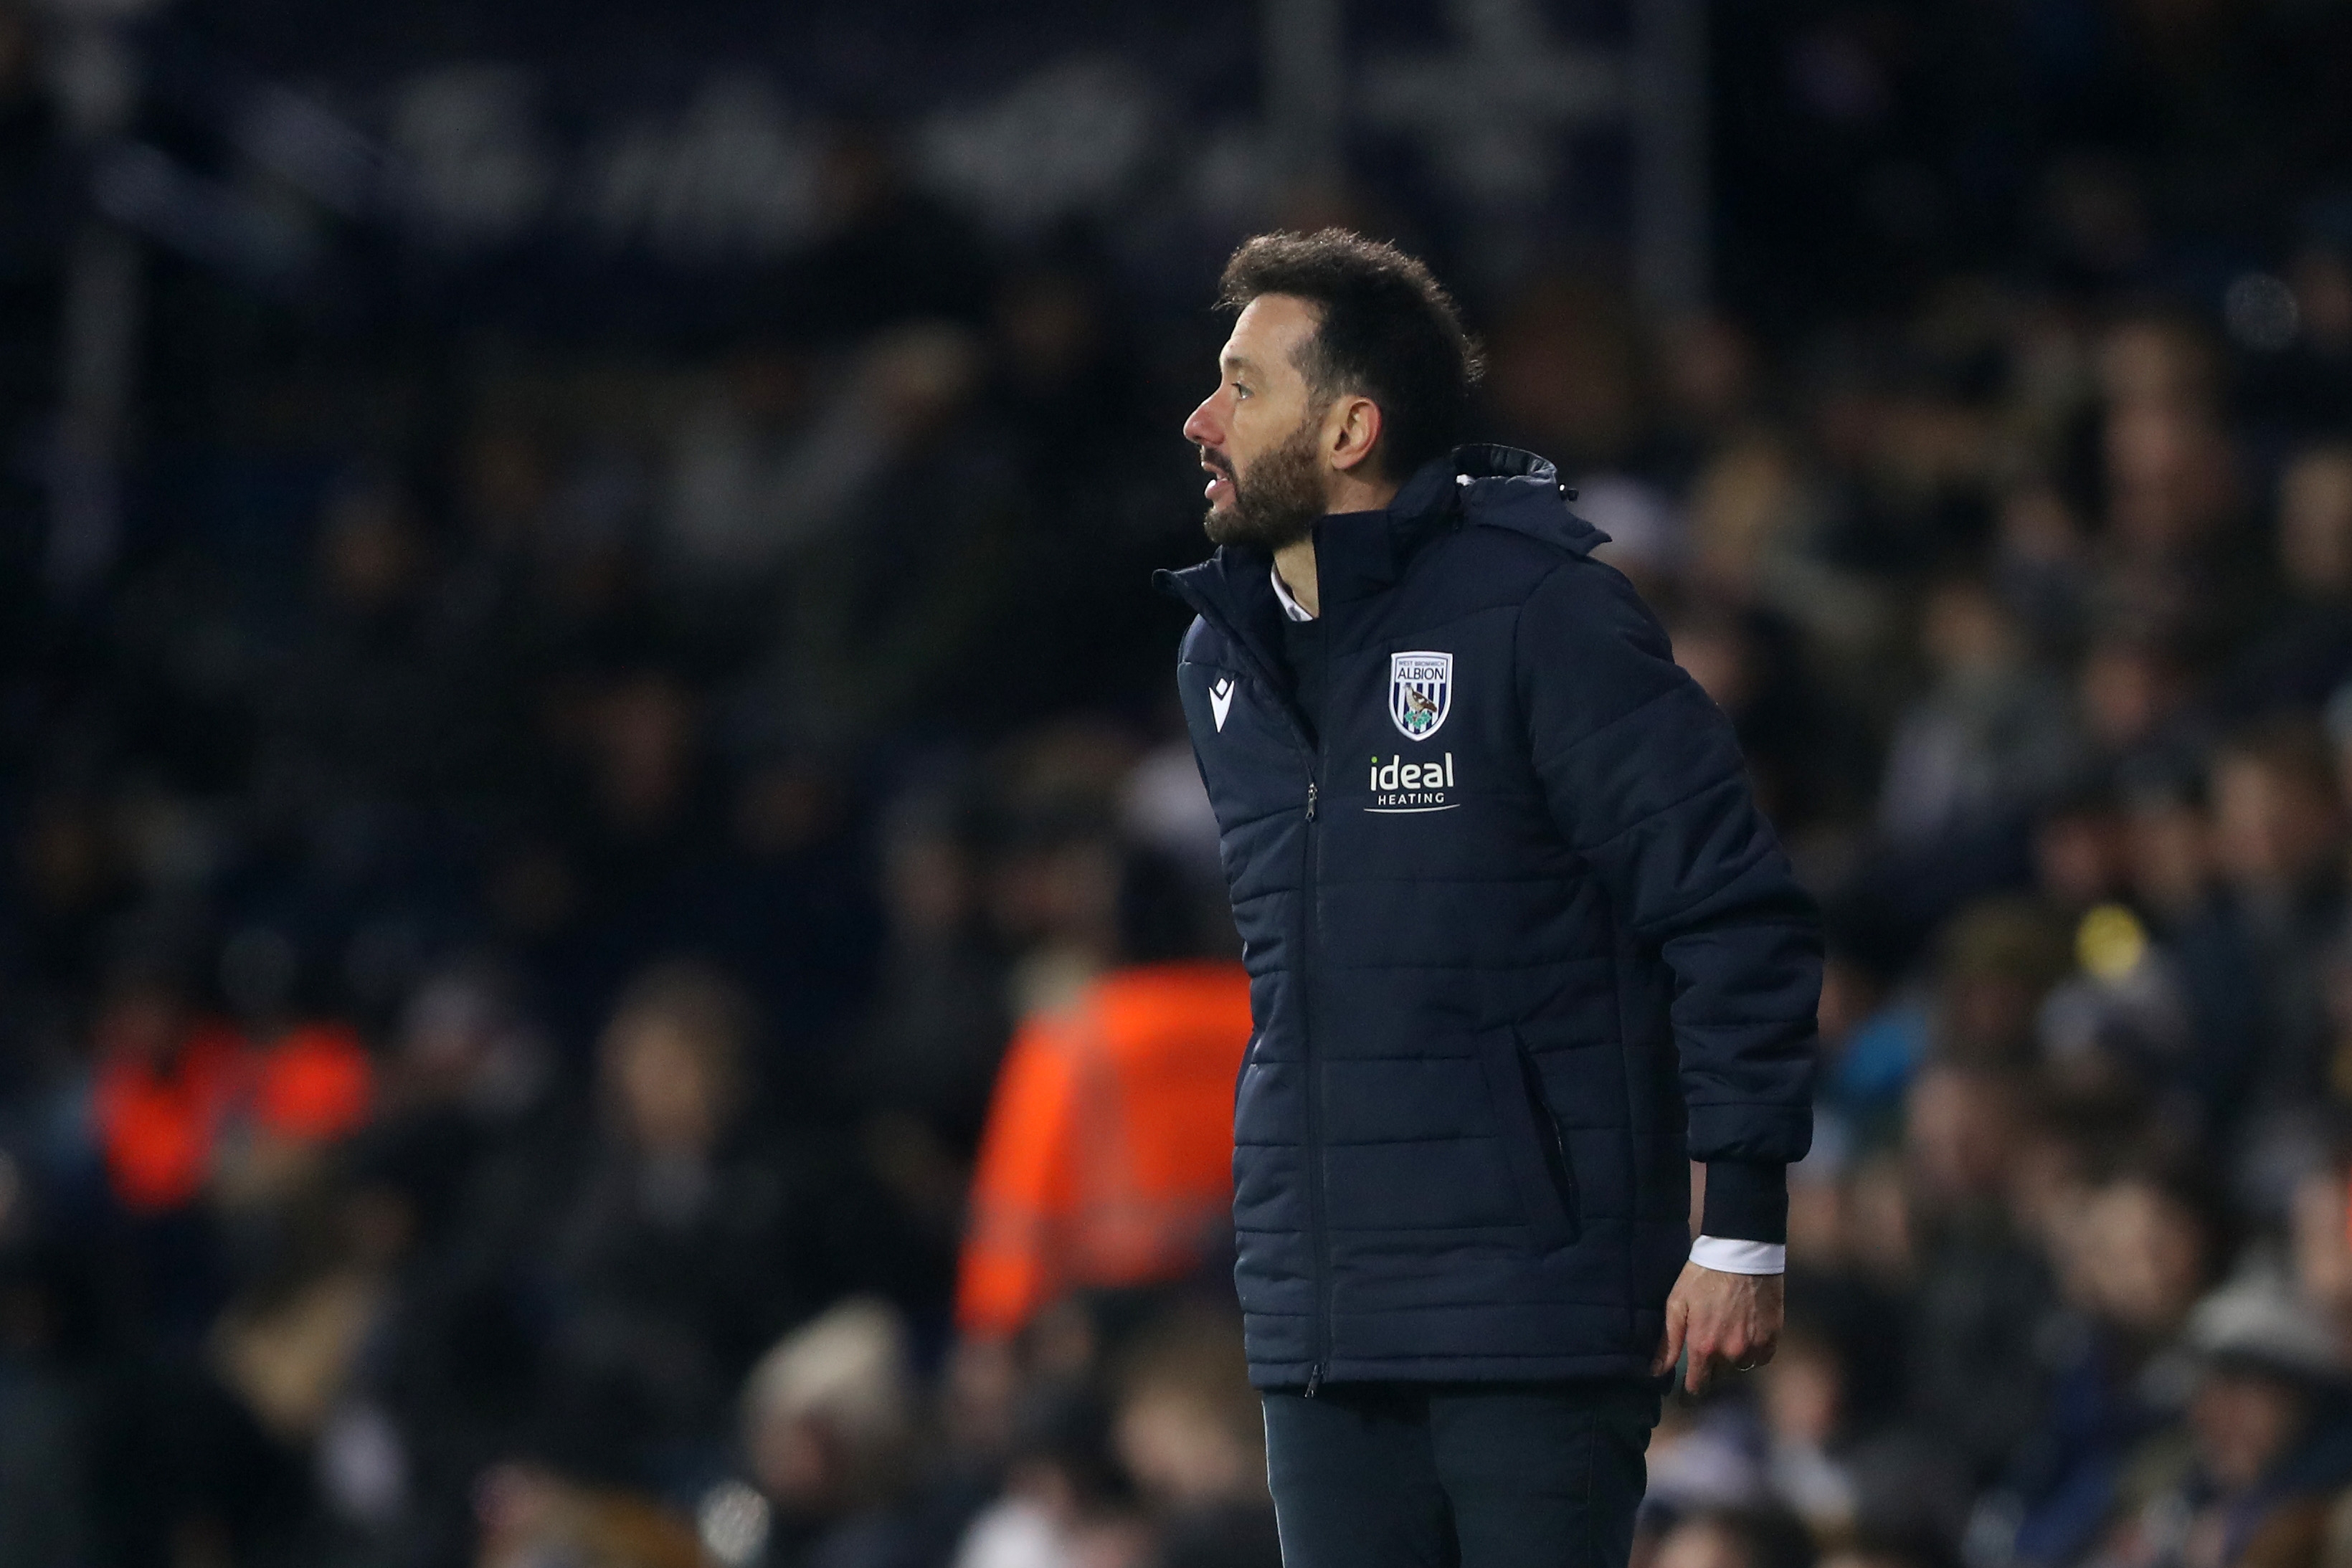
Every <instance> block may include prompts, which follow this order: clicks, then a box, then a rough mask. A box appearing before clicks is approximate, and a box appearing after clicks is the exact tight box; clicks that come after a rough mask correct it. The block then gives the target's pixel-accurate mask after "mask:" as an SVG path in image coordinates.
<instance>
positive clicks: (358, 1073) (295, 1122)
mask: <svg viewBox="0 0 2352 1568" xmlns="http://www.w3.org/2000/svg"><path fill="white" fill-rule="evenodd" d="M374 1097H375V1069H374V1066H373V1064H372V1063H371V1062H370V1061H368V1054H367V1047H366V1046H364V1045H362V1044H361V1043H360V1037H359V1033H358V1031H357V1030H353V1029H352V1027H351V1026H350V1025H349V1024H342V1023H307V1024H297V1025H296V1026H295V1027H294V1028H292V1029H289V1030H287V1031H286V1032H285V1033H284V1034H282V1035H279V1036H278V1039H277V1040H274V1041H273V1042H271V1043H270V1044H269V1045H268V1046H266V1047H264V1048H263V1049H262V1050H261V1051H260V1052H259V1056H258V1060H257V1062H256V1064H255V1071H254V1079H253V1118H254V1122H255V1124H256V1125H257V1126H258V1127H259V1128H260V1129H261V1130H262V1131H263V1132H266V1133H268V1134H273V1135H275V1136H277V1137H280V1138H292V1139H297V1140H301V1141H308V1142H325V1141H326V1140H328V1139H331V1138H340V1137H342V1136H343V1135H344V1134H349V1133H354V1132H357V1131H358V1130H359V1129H360V1128H361V1127H362V1126H364V1125H365V1124H366V1123H367V1119H368V1111H369V1108H370V1107H371V1105H372V1104H373V1101H374Z"/></svg>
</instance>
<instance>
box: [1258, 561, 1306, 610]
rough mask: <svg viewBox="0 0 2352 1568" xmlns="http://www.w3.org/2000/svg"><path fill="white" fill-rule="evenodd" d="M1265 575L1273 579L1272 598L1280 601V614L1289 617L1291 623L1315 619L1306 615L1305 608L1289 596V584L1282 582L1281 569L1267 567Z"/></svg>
mask: <svg viewBox="0 0 2352 1568" xmlns="http://www.w3.org/2000/svg"><path fill="white" fill-rule="evenodd" d="M1266 575H1267V576H1269V577H1271V578H1273V579H1274V596H1275V597H1276V599H1279V600H1281V601H1282V612H1283V613H1284V614H1285V615H1287V616H1289V617H1290V618H1291V619H1292V620H1293V621H1312V620H1314V619H1315V617H1313V616H1312V615H1309V614H1308V613H1307V606H1305V605H1304V604H1301V603H1299V602H1298V601H1297V599H1295V598H1293V597H1292V596H1291V592H1290V584H1288V583H1286V582H1285V581H1283V580H1282V569H1281V568H1280V567H1278V566H1276V567H1268V568H1267V569H1266Z"/></svg>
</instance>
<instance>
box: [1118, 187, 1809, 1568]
mask: <svg viewBox="0 0 2352 1568" xmlns="http://www.w3.org/2000/svg"><path fill="white" fill-rule="evenodd" d="M1223 305H1224V307H1225V308H1228V309H1231V310H1233V311H1234V312H1236V319H1235V320H1234V329H1233V334H1232V336H1231V338H1230V339H1229V340H1227V342H1226V344H1225V346H1224V350H1223V355H1222V357H1221V359H1220V361H1219V371H1220V374H1219V381H1218V385H1217V390H1216V391H1215V392H1213V393H1212V394H1210V396H1209V398H1208V400H1207V401H1206V402H1202V404H1201V406H1200V407H1199V408H1197V409H1195V410H1194V411H1193V413H1192V417H1191V418H1190V419H1188V420H1187V421H1186V422H1185V424H1184V434H1185V435H1186V436H1187V437H1188V438H1190V439H1191V440H1192V443H1193V444H1195V445H1196V446H1197V447H1198V448H1199V451H1200V455H1201V463H1202V467H1203V468H1204V469H1206V470H1207V471H1208V473H1209V475H1210V479H1209V483H1208V487H1207V495H1208V501H1209V511H1208V520H1207V528H1208V534H1209V538H1211V540H1212V541H1213V542H1214V543H1215V544H1216V545H1217V547H1218V549H1217V550H1216V553H1215V555H1214V556H1213V558H1212V559H1209V560H1207V561H1205V562H1203V563H1202V564H1201V565H1199V566H1196V567H1192V568H1191V569H1189V570H1184V571H1181V572H1177V573H1172V574H1163V577H1162V583H1163V585H1164V586H1166V587H1168V588H1170V589H1171V591H1174V592H1176V593H1177V594H1179V595H1180V596H1181V597H1182V598H1183V599H1184V600H1185V601H1187V602H1188V603H1189V604H1190V605H1191V606H1192V609H1193V610H1194V611H1195V612H1197V615H1198V619H1197V620H1196V621H1195V622H1193V624H1192V630H1191V631H1190V632H1188V633H1187V634H1186V635H1185V638H1184V643H1183V650H1182V654H1181V663H1180V665H1179V668H1178V672H1177V679H1178V684H1179V685H1180V687H1181V692H1182V696H1183V702H1184V712H1185V717H1186V719H1187V721H1188V723H1189V725H1190V727H1191V729H1192V743H1193V747H1194V750H1195V753H1196V754H1197V756H1198V758H1199V760H1200V765H1201V772H1202V777H1203V779H1205V780H1206V781H1207V784H1208V789H1209V795H1210V799H1211V800H1212V801H1213V804H1214V806H1215V808H1216V813H1217V821H1218V825H1219V829H1220V831H1221V835H1222V841H1223V860H1224V868H1225V874H1226V877H1227V880H1228V882H1229V883H1230V886H1231V892H1232V896H1233V905H1234V920H1235V922H1236V924H1237V925H1239V927H1240V930H1241V935H1242V937H1243V941H1244V959H1245V962H1246V964H1247V967H1248V969H1249V972H1250V976H1251V991H1252V996H1251V1001H1252V1014H1253V1021H1254V1024H1255V1033H1254V1035H1253V1038H1252V1040H1251V1041H1250V1045H1249V1050H1248V1053H1247V1055H1246V1057H1245V1059H1244V1066H1243V1070H1242V1075H1241V1081H1240V1086H1239V1092H1238V1095H1237V1098H1236V1101H1235V1105H1234V1228H1235V1232H1236V1239H1237V1244H1238V1261H1237V1263H1236V1266H1235V1270H1234V1277H1235V1280H1236V1282H1237V1283H1238V1285H1239V1288H1240V1294H1241V1301H1242V1308H1243V1312H1244V1322H1245V1332H1246V1340H1247V1348H1248V1353H1249V1362H1250V1373H1251V1379H1252V1381H1253V1382H1254V1383H1255V1384H1256V1385H1257V1386H1258V1387H1259V1389H1260V1390H1261V1392H1262V1394H1263V1396H1264V1401H1265V1422H1266V1441H1267V1468H1268V1473H1269V1477H1270V1479H1271V1481H1272V1484H1273V1489H1274V1495H1275V1502H1276V1511H1277V1514H1278V1516H1279V1520H1280V1525H1281V1533H1282V1542H1283V1554H1284V1561H1285V1563H1286V1564H1287V1565H1288V1568H1385V1565H1388V1564H1397V1565H1399V1568H1402V1565H1405V1564H1414V1565H1423V1564H1440V1563H1445V1564H1459V1565H1461V1568H1523V1565H1524V1568H1536V1565H1538V1564H1541V1565H1543V1568H1560V1565H1561V1564H1577V1565H1587V1568H1601V1565H1602V1564H1611V1565H1622V1563H1624V1562H1625V1561H1626V1558H1627V1554H1628V1552H1629V1550H1630V1546H1631V1542H1632V1537H1633V1515H1634V1511H1635V1508H1636V1506H1637V1505H1638V1504H1639V1502H1640V1500H1641V1496H1642V1490H1643V1479H1644V1472H1643V1458H1642V1456H1643V1450H1644V1449H1645V1448H1646V1447H1647V1444H1648V1439H1649V1432H1650V1428H1651V1427H1653V1426H1654V1425H1655V1424H1656V1421H1657V1418H1658V1413H1659V1398H1660V1394H1661V1391H1662V1386H1664V1385H1662V1383H1661V1381H1660V1379H1661V1377H1662V1376H1663V1375H1665V1374H1667V1373H1668V1372H1669V1370H1670V1369H1671V1368H1672V1367H1673V1366H1674V1365H1675V1363H1676V1362H1677V1361H1678V1360H1681V1359H1683V1358H1684V1357H1685V1354H1687V1363H1688V1364H1687V1370H1686V1372H1685V1379H1686V1382H1687V1385H1688V1386H1689V1387H1690V1388H1692V1389H1693V1390H1696V1389H1698V1388H1699V1387H1701V1386H1703V1385H1705V1384H1706V1382H1707V1381H1708V1379H1709V1378H1710V1377H1711V1376H1713V1375H1715V1374H1716V1373H1717V1371H1718V1370H1719V1369H1721V1368H1725V1367H1737V1368H1744V1367H1747V1366H1751V1365H1754V1364H1758V1363H1760V1362H1762V1361H1764V1360H1767V1359H1769V1357H1770V1355H1771V1354H1772V1346H1773V1343H1774V1341H1775V1339H1776V1337H1777V1335H1778V1334H1779V1333H1780V1317H1781V1301H1780V1270H1781V1268H1782V1263H1783V1254H1784V1248H1783V1243H1784V1241H1785V1239H1786V1226H1787V1211H1788V1196H1787V1186H1786V1180H1785V1175H1784V1167H1785V1166H1786V1165H1787V1164H1788V1163H1789V1162H1790V1161H1792V1160H1795V1159H1797V1158H1799V1157H1801V1155H1803V1154H1804V1152H1805V1148H1806V1145H1807V1144H1808V1142H1809V1141H1810V1139H1811V1109H1810V1106H1811V1072H1812V1055H1813V1041H1814V1009H1815V1004H1816V1002H1817V999H1818V997H1819V993H1820V981H1821V954H1820V936H1819V928H1818V921H1817V919H1816V916H1815V914H1814V911H1813V907H1812V905H1811V902H1810V901H1809V900H1808V899H1807V897H1806V896H1805V894H1803V893H1802V892H1801V891H1800V889H1799V888H1798V886H1797V884H1796V883H1795V880H1794V878H1793V877H1792V875H1791V873H1790V867H1789V863H1788V861H1787V858H1786V857H1785V856H1784V855H1783V854H1782V852H1781V851H1780V845H1779V842H1778V841H1777V840H1776V839H1775V838H1774V835H1773V832H1772V830H1771V828H1770V826H1769V824H1768V823H1767V822H1766V821H1764V819H1763V818H1762V817H1761V816H1760V815H1759V812H1758V810H1757V809H1756V804H1755V801H1754V800H1753V798H1752V796H1751V794H1750V791H1749V789H1748V782H1747V779H1746V776H1745V774H1744V772H1743V770H1742V767H1741V760H1740V755H1739V750H1738V746H1737V744H1736V743H1735V742H1734V740H1733V738H1732V733H1731V727H1730V725H1729V724H1728V723H1727V721H1726V720H1725V718H1724V716H1723V715H1722V714H1721V713H1720V712H1718V711H1717V708H1716V707H1715V706H1714V705H1713V704H1712V703H1710V702H1709V701H1708V700H1707V698H1706V695H1705V694H1704V693H1702V692H1701V691H1700V690H1699V688H1698V687H1697V685H1696V684H1694V683H1693V682H1692V681H1691V679H1690V678H1689V677H1688V676H1687V675H1685V674H1684V673H1683V672H1682V671H1681V670H1680V669H1679V668H1678V667H1676V665H1675V662H1674V658H1673V655H1672V653H1671V651H1670V650H1669V648H1668V647H1667V643H1666V637H1665V634H1664V632H1663V631H1662V630H1661V629H1660V627H1659V624H1658V622H1657V621H1656V619H1655V618H1654V616H1653V615H1652V614H1651V613H1650V612H1649V611H1648V610H1647V609H1646V608H1645V607H1644V606H1643V603H1642V601H1641V600H1640V599H1639V598H1638V597H1637V596H1636V595H1635V593H1634V591H1633V589H1632V587H1631V586H1630V585H1629V584H1628V583H1627V582H1626V580H1624V578H1622V576H1620V575H1619V574H1618V573H1617V572H1616V571H1614V570H1612V569H1611V568H1610V567H1608V566H1606V565H1604V564H1602V563H1601V562H1600V561H1597V560H1595V559H1593V558H1592V549H1593V547H1594V546H1595V545H1598V544H1600V543H1602V542H1603V541H1604V540H1605V538H1606V537H1607V536H1605V535H1603V534H1601V532H1600V531H1599V530H1597V529H1595V528H1592V527H1591V525H1590V524H1588V523H1586V522H1584V521H1583V520H1581V519H1580V518H1579V517H1575V516H1574V515H1573V514H1571V513H1570V511H1569V509H1568V507H1567V506H1566V504H1565V499H1564V497H1563V494H1562V491H1561V488H1560V486H1559V479H1558V476H1557V475H1556V473H1555V472H1554V470H1553V467H1552V465H1551V464H1549V463H1548V462H1546V461H1544V460H1543V459H1541V458H1539V457H1537V456H1534V455H1530V454H1528V453H1525V452H1517V451H1512V450H1509V449H1507V448H1503V447H1497V446H1456V445H1455V443H1456V442H1457V441H1459V440H1460V439H1461V438H1462V435H1463V434H1464V429H1465V424H1466V423H1467V421H1468V417H1469V412H1470V406H1471V399H1472V394H1473V391H1474V388H1475V382H1476V379H1477V374H1478V361H1477V355H1476V352H1475V347H1474V345H1473V344H1472V343H1471V341H1470V340H1469V339H1468V337H1467V336H1466V334H1465V332H1464V330H1463V328H1462V325H1461V322H1460V320H1459V318H1458V316H1457V314H1456V312H1455V309H1454V305H1453V302H1452V301H1451V300H1450V299H1449V298H1447V296H1446V294H1445V292H1444V289H1442V288H1441V287H1439V286H1438V285H1437V283H1436V281H1435V280H1434V279H1433V278H1432V277H1431V276H1430V274H1429V271H1428V269H1427V268H1426V267H1423V265H1422V264H1421V263H1420V262H1418V261H1416V260H1414V259H1412V257H1409V256H1404V255H1402V253H1400V252H1398V251H1397V250H1395V249H1393V248H1391V247H1390V246H1384V245H1378V244H1374V243H1371V242H1370V241H1367V240H1364V239H1362V238H1360V237H1359V236H1357V235H1351V234H1348V233H1345V232H1343V231H1338V230H1327V231H1325V232H1323V233H1320V234H1315V235H1261V236H1259V237H1258V238H1255V239H1253V240H1251V241H1250V242H1249V243H1247V244H1246V245H1244V246H1242V247H1241V249H1240V250H1239V251H1238V252H1236V253H1235V254H1234V257H1233V259H1232V261H1231V263H1230V264H1229V265H1228V266H1227V267H1226V268H1225V273H1224V279H1223ZM1692 1160H1697V1161H1700V1162H1703V1163H1704V1165H1705V1166H1706V1197H1705V1208H1704V1219H1703V1223H1702V1226H1701V1230H1702V1234H1701V1235H1700V1236H1699V1237H1698V1239H1696V1241H1693V1239H1692V1238H1691V1235H1690V1229H1689V1213H1690V1182H1691V1175H1690V1162H1691V1161H1692Z"/></svg>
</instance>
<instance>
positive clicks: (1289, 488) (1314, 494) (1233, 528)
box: [1202, 417, 1325, 550]
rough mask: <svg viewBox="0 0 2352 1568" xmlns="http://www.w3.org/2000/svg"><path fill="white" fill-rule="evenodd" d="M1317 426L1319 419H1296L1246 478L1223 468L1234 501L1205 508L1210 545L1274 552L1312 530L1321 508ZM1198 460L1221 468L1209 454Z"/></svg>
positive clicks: (1217, 459)
mask: <svg viewBox="0 0 2352 1568" xmlns="http://www.w3.org/2000/svg"><path fill="white" fill-rule="evenodd" d="M1322 424H1323V422H1322V421H1321V420H1320V419H1316V418H1311V417H1310V418H1307V419H1303V420H1300V421H1299V422H1298V428H1297V431H1295V432H1293V433H1292V434H1290V435H1289V436H1288V437H1287V438H1286V439H1285V440H1284V441H1283V443H1282V444H1280V445H1279V446H1276V447H1272V448H1270V449H1268V450H1267V451H1265V452H1264V453H1261V454H1260V455H1259V456H1258V459H1257V461H1256V462H1255V463H1253V464H1251V465H1250V471H1249V473H1248V474H1247V476H1243V475H1239V474H1236V473H1234V471H1233V470H1232V469H1231V468H1230V467H1225V468H1224V472H1225V476H1226V477H1227V478H1228V479H1230V480H1232V481H1233V486H1234V501H1233V505H1232V506H1230V507H1224V508H1223V510H1220V509H1218V508H1217V507H1210V508H1209V515H1208V517H1205V518H1204V519H1202V527H1203V528H1206V529H1207V530H1208V534H1209V542H1210V543H1211V544H1218V545H1255V546H1257V547H1258V548H1259V549H1266V550H1278V549H1282V548H1283V547H1284V546H1285V545H1295V544H1297V542H1298V541H1299V540H1301V539H1303V538H1307V535H1308V534H1310V533H1312V532H1313V531H1314V529H1315V524H1316V521H1317V519H1318V518H1320V517H1322V516H1323V513H1324V509H1325V499H1324V495H1323V476H1322V473H1321V471H1320V465H1318V463H1317V462H1316V447H1317V444H1318V436H1319V435H1320V434H1322ZM1202 460H1203V461H1205V462H1209V463H1213V464H1216V465H1218V466H1220V467H1224V464H1223V460H1222V459H1220V458H1218V457H1216V456H1214V455H1211V454H1209V453H1206V452H1203V453H1202Z"/></svg>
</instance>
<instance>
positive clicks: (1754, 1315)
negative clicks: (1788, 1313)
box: [1650, 1263, 1783, 1394]
mask: <svg viewBox="0 0 2352 1568" xmlns="http://www.w3.org/2000/svg"><path fill="white" fill-rule="evenodd" d="M1782 1310H1783V1309H1782V1298H1781V1293H1780V1275H1778V1274H1726V1273H1723V1272H1721V1271H1720V1270H1714V1269H1708V1268H1703V1267H1701V1266H1700V1265H1699V1264H1696V1263H1685V1264H1684V1265H1683V1273H1682V1278H1681V1279H1679V1280H1676V1281H1675V1291H1674V1294H1672V1295H1670V1296H1668V1297H1667V1298H1666V1333H1665V1338H1664V1340H1663V1341H1662V1342H1661V1343H1659V1345H1658V1354H1657V1355H1656V1357H1655V1358H1654V1360H1653V1361H1652V1362H1651V1364H1650V1375H1651V1376H1653V1377H1655V1376H1658V1375H1662V1374H1664V1372H1666V1371H1667V1370H1669V1369H1670V1368H1672V1367H1673V1365H1674V1364H1675V1361H1676V1360H1678V1359H1679V1358H1680V1357H1681V1355H1682V1354H1683V1352H1684V1351H1685V1349H1687V1350H1689V1352H1690V1368H1689V1370H1688V1371H1687V1372H1686V1373H1685V1375H1684V1377H1683V1386H1684V1387H1685V1388H1687V1389H1689V1390H1690V1391H1691V1392H1692V1393H1693V1394H1697V1393H1699V1392H1701V1391H1702V1390H1704V1389H1705V1388H1706V1385H1708V1384H1709V1383H1711V1382H1713V1381H1714V1379H1715V1375H1716V1373H1717V1370H1719V1369H1722V1368H1729V1369H1730V1370H1732V1371H1734V1372H1746V1371H1748V1370H1749V1369H1750V1368H1753V1367H1759V1366H1761V1365H1763V1364H1765V1363H1766V1362H1768V1361H1769V1360H1771V1359H1772V1352H1773V1351H1774V1350H1775V1349H1777V1348H1778V1347H1779V1345H1780V1319H1781V1313H1782Z"/></svg>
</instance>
